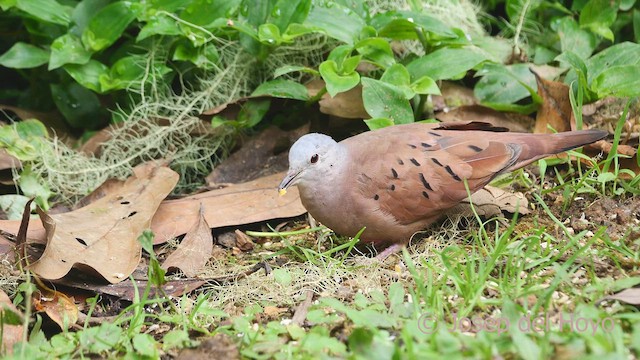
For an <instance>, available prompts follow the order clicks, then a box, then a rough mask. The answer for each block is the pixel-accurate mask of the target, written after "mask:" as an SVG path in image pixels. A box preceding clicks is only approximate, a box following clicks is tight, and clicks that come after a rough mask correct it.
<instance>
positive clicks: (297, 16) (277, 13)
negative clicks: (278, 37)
mask: <svg viewBox="0 0 640 360" xmlns="http://www.w3.org/2000/svg"><path fill="white" fill-rule="evenodd" d="M310 9H311V0H279V1H278V2H277V3H276V4H275V6H274V7H273V9H272V10H271V13H270V14H269V15H270V16H269V22H270V23H273V24H275V25H276V26H277V27H278V29H280V31H281V32H284V31H285V30H286V29H287V28H288V27H289V25H291V24H294V23H297V24H302V23H303V22H304V21H305V19H306V18H307V15H309V10H310Z"/></svg>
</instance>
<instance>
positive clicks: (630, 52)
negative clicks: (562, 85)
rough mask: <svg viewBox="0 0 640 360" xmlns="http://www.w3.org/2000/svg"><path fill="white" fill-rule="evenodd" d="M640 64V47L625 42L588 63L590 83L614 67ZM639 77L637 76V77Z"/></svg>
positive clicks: (609, 48)
mask: <svg viewBox="0 0 640 360" xmlns="http://www.w3.org/2000/svg"><path fill="white" fill-rule="evenodd" d="M639 63H640V45H639V44H635V43H631V42H623V43H620V44H616V45H613V46H610V47H608V48H606V49H605V50H603V51H601V52H599V53H598V54H596V55H594V56H592V57H591V58H590V59H588V60H587V61H586V65H587V69H589V81H592V80H593V79H595V78H597V77H599V76H600V74H601V73H602V72H604V71H607V70H608V69H610V68H612V67H614V66H622V65H635V64H639ZM636 76H637V75H636Z"/></svg>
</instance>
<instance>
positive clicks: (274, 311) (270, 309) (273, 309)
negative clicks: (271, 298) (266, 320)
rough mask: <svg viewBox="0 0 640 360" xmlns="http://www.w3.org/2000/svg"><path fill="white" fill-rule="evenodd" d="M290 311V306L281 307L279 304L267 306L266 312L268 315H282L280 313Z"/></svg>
mask: <svg viewBox="0 0 640 360" xmlns="http://www.w3.org/2000/svg"><path fill="white" fill-rule="evenodd" d="M287 311H289V308H281V307H277V306H265V307H264V314H265V315H266V316H268V317H276V316H280V314H282V313H285V312H287Z"/></svg>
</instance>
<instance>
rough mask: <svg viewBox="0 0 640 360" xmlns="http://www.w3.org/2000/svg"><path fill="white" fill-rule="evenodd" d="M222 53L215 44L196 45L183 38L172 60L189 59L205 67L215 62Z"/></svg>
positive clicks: (198, 65)
mask: <svg viewBox="0 0 640 360" xmlns="http://www.w3.org/2000/svg"><path fill="white" fill-rule="evenodd" d="M219 56H220V54H218V50H217V49H216V46H215V45H214V44H210V43H208V44H204V45H202V46H200V47H195V46H193V44H192V43H191V42H190V41H186V40H182V41H180V42H178V45H176V49H175V50H174V52H173V57H172V60H174V61H189V62H191V63H192V64H194V65H196V66H197V67H199V68H201V69H204V68H206V67H207V65H211V64H215V63H216V62H217V61H218V58H219Z"/></svg>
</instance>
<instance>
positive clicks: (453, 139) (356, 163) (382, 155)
mask: <svg viewBox="0 0 640 360" xmlns="http://www.w3.org/2000/svg"><path fill="white" fill-rule="evenodd" d="M506 131H507V129H505V128H498V127H493V126H491V125H490V124H488V123H483V122H468V123H446V124H440V123H432V124H427V123H412V124H405V125H395V126H390V127H385V128H382V129H378V130H373V131H367V132H364V133H361V134H358V135H356V136H353V137H350V138H347V139H345V140H343V141H340V142H336V141H335V140H333V139H332V138H331V137H329V136H327V135H323V134H318V133H311V134H307V135H304V136H302V137H301V138H300V139H298V140H297V141H296V142H295V143H294V144H293V146H292V147H291V149H290V151H289V170H288V172H287V174H286V176H285V178H284V179H283V180H282V182H281V183H280V185H279V187H278V190H279V192H280V194H281V195H283V194H284V193H286V189H287V188H288V187H290V186H293V185H296V186H297V187H298V190H299V193H300V199H301V201H302V204H303V205H304V207H305V208H306V209H307V211H308V212H309V214H311V215H312V216H313V217H314V218H315V219H316V220H318V221H320V222H321V223H322V224H324V225H325V226H327V227H329V228H330V229H332V230H333V231H334V232H336V233H338V234H341V235H345V236H351V237H353V236H355V235H356V234H358V232H360V231H361V230H362V229H363V228H364V232H362V234H361V235H360V241H361V242H365V243H373V244H374V245H375V246H376V247H378V246H383V247H384V246H388V248H387V249H386V250H385V251H384V252H383V253H380V254H379V255H378V257H381V258H385V257H386V256H388V255H390V254H392V253H394V252H395V251H398V250H399V249H400V248H401V247H402V246H404V245H406V244H407V243H408V242H409V241H410V239H411V237H412V236H413V235H414V234H415V233H416V232H419V231H421V230H424V229H425V228H427V227H428V226H429V225H430V224H432V223H433V222H435V221H437V220H438V219H439V218H440V217H441V216H442V215H443V214H444V212H445V210H447V209H449V208H451V207H454V206H455V205H456V204H458V203H459V202H460V201H461V200H464V199H465V198H466V197H467V196H468V194H467V189H466V187H465V182H466V183H467V184H468V188H469V191H470V192H471V193H474V192H476V191H477V190H480V189H481V188H482V187H484V186H485V185H487V184H488V183H489V182H490V181H491V180H492V179H493V178H495V177H496V176H497V175H498V174H502V173H504V172H509V171H513V170H516V169H519V168H521V167H523V166H526V165H528V164H530V163H532V162H534V161H536V160H538V159H541V158H544V157H547V156H550V155H553V154H557V153H560V152H563V151H567V150H570V149H574V148H576V147H579V146H582V145H585V144H589V143H592V142H594V141H597V140H599V139H602V138H604V137H605V136H606V135H607V132H605V131H600V130H581V131H570V132H563V133H556V134H529V133H512V132H506Z"/></svg>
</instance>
